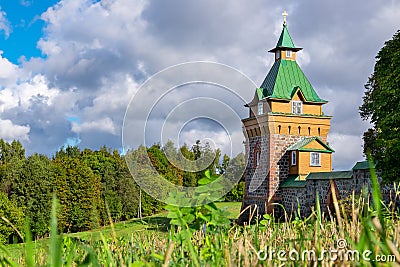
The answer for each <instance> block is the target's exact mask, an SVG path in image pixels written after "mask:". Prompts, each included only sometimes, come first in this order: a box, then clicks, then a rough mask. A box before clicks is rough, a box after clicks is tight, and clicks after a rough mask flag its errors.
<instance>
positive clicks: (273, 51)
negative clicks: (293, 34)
mask: <svg viewBox="0 0 400 267" xmlns="http://www.w3.org/2000/svg"><path fill="white" fill-rule="evenodd" d="M278 50H290V51H294V52H298V51H300V50H303V48H302V47H286V46H278V47H275V48H273V49H271V50H269V51H268V52H270V53H275V52H276V51H278Z"/></svg>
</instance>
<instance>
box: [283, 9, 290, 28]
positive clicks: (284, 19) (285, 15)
mask: <svg viewBox="0 0 400 267" xmlns="http://www.w3.org/2000/svg"><path fill="white" fill-rule="evenodd" d="M287 15H289V14H288V13H287V12H286V10H285V11H283V13H282V16H283V25H286V17H287Z"/></svg>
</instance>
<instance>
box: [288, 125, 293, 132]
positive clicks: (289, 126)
mask: <svg viewBox="0 0 400 267" xmlns="http://www.w3.org/2000/svg"><path fill="white" fill-rule="evenodd" d="M291 128H292V127H290V126H289V127H288V129H289V134H290V129H291Z"/></svg>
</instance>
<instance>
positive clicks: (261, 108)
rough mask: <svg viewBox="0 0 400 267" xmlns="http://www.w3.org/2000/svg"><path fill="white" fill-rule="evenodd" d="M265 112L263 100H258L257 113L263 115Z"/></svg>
mask: <svg viewBox="0 0 400 267" xmlns="http://www.w3.org/2000/svg"><path fill="white" fill-rule="evenodd" d="M263 113H264V106H263V102H258V111H257V114H258V115H262V114H263Z"/></svg>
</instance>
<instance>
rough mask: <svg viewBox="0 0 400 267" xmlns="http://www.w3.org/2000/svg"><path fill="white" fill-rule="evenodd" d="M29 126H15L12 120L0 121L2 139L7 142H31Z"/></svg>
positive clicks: (0, 136)
mask: <svg viewBox="0 0 400 267" xmlns="http://www.w3.org/2000/svg"><path fill="white" fill-rule="evenodd" d="M29 131H30V127H29V125H25V126H24V125H15V124H13V122H12V121H10V120H2V119H0V138H2V139H4V140H6V141H12V140H25V141H28V140H29V136H28V134H29Z"/></svg>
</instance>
